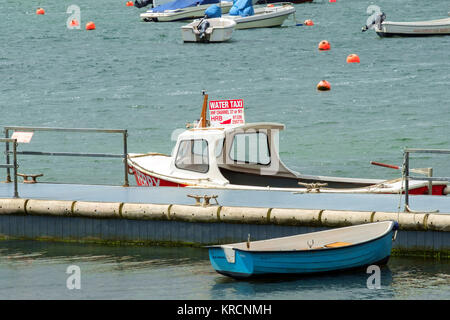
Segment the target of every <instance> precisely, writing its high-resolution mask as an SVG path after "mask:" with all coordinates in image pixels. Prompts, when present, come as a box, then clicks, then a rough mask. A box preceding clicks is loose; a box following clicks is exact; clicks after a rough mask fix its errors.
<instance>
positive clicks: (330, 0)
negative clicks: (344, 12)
mask: <svg viewBox="0 0 450 320" xmlns="http://www.w3.org/2000/svg"><path fill="white" fill-rule="evenodd" d="M329 2H331V3H333V2H337V1H336V0H329Z"/></svg>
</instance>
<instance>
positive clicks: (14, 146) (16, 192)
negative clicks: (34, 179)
mask: <svg viewBox="0 0 450 320" xmlns="http://www.w3.org/2000/svg"><path fill="white" fill-rule="evenodd" d="M6 144H8V143H6ZM13 161H14V198H18V197H19V191H18V188H17V167H18V165H17V140H15V139H14V142H13Z"/></svg>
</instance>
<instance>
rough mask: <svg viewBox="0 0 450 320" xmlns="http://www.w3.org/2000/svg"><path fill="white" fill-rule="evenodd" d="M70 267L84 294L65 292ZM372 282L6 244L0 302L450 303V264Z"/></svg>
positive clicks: (395, 269) (428, 263)
mask: <svg viewBox="0 0 450 320" xmlns="http://www.w3.org/2000/svg"><path fill="white" fill-rule="evenodd" d="M71 265H76V266H78V267H80V270H81V289H80V290H68V289H67V287H66V281H67V278H68V277H69V275H68V274H66V270H67V268H68V267H69V266H71ZM369 276H370V274H367V273H365V270H362V271H355V272H346V273H339V274H331V275H326V276H312V277H300V278H290V279H276V278H273V279H259V280H250V281H236V280H233V279H230V278H228V277H225V276H222V275H220V274H218V273H216V272H215V271H214V269H213V268H212V267H211V264H210V262H209V259H208V252H207V249H200V248H165V247H126V246H125V247H113V246H97V245H83V244H67V243H45V242H32V241H2V242H0V299H163V300H167V299H170V300H184V299H208V300H209V299H215V300H224V299H233V300H234V299H271V300H277V299H284V300H286V299H450V263H449V261H435V260H424V259H421V258H399V257H393V258H392V259H391V260H390V261H389V263H388V265H387V267H384V268H382V269H381V289H369V288H368V287H367V279H368V277H369Z"/></svg>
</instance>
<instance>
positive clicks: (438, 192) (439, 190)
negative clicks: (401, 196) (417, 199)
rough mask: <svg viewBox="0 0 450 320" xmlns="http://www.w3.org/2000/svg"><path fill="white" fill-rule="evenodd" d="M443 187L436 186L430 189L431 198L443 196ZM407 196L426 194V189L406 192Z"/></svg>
mask: <svg viewBox="0 0 450 320" xmlns="http://www.w3.org/2000/svg"><path fill="white" fill-rule="evenodd" d="M445 187H446V186H445V185H437V186H433V187H432V189H431V190H432V192H431V194H432V195H433V196H443V195H444V189H445ZM408 194H428V187H420V188H416V189H412V190H408Z"/></svg>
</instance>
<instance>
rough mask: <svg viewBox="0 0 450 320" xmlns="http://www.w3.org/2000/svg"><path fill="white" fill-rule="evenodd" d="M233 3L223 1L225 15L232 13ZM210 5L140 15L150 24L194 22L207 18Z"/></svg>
mask: <svg viewBox="0 0 450 320" xmlns="http://www.w3.org/2000/svg"><path fill="white" fill-rule="evenodd" d="M232 5H233V3H232V2H228V1H223V2H221V3H220V8H221V9H222V12H223V13H227V12H228V11H230V8H231V6H232ZM209 6H210V4H208V5H201V6H196V7H187V8H183V9H176V10H166V11H164V12H151V10H149V11H147V12H144V13H142V14H141V15H140V17H141V20H143V21H146V22H150V21H154V22H171V21H179V20H192V19H197V18H202V17H204V16H205V10H206V9H208V7H209Z"/></svg>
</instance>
